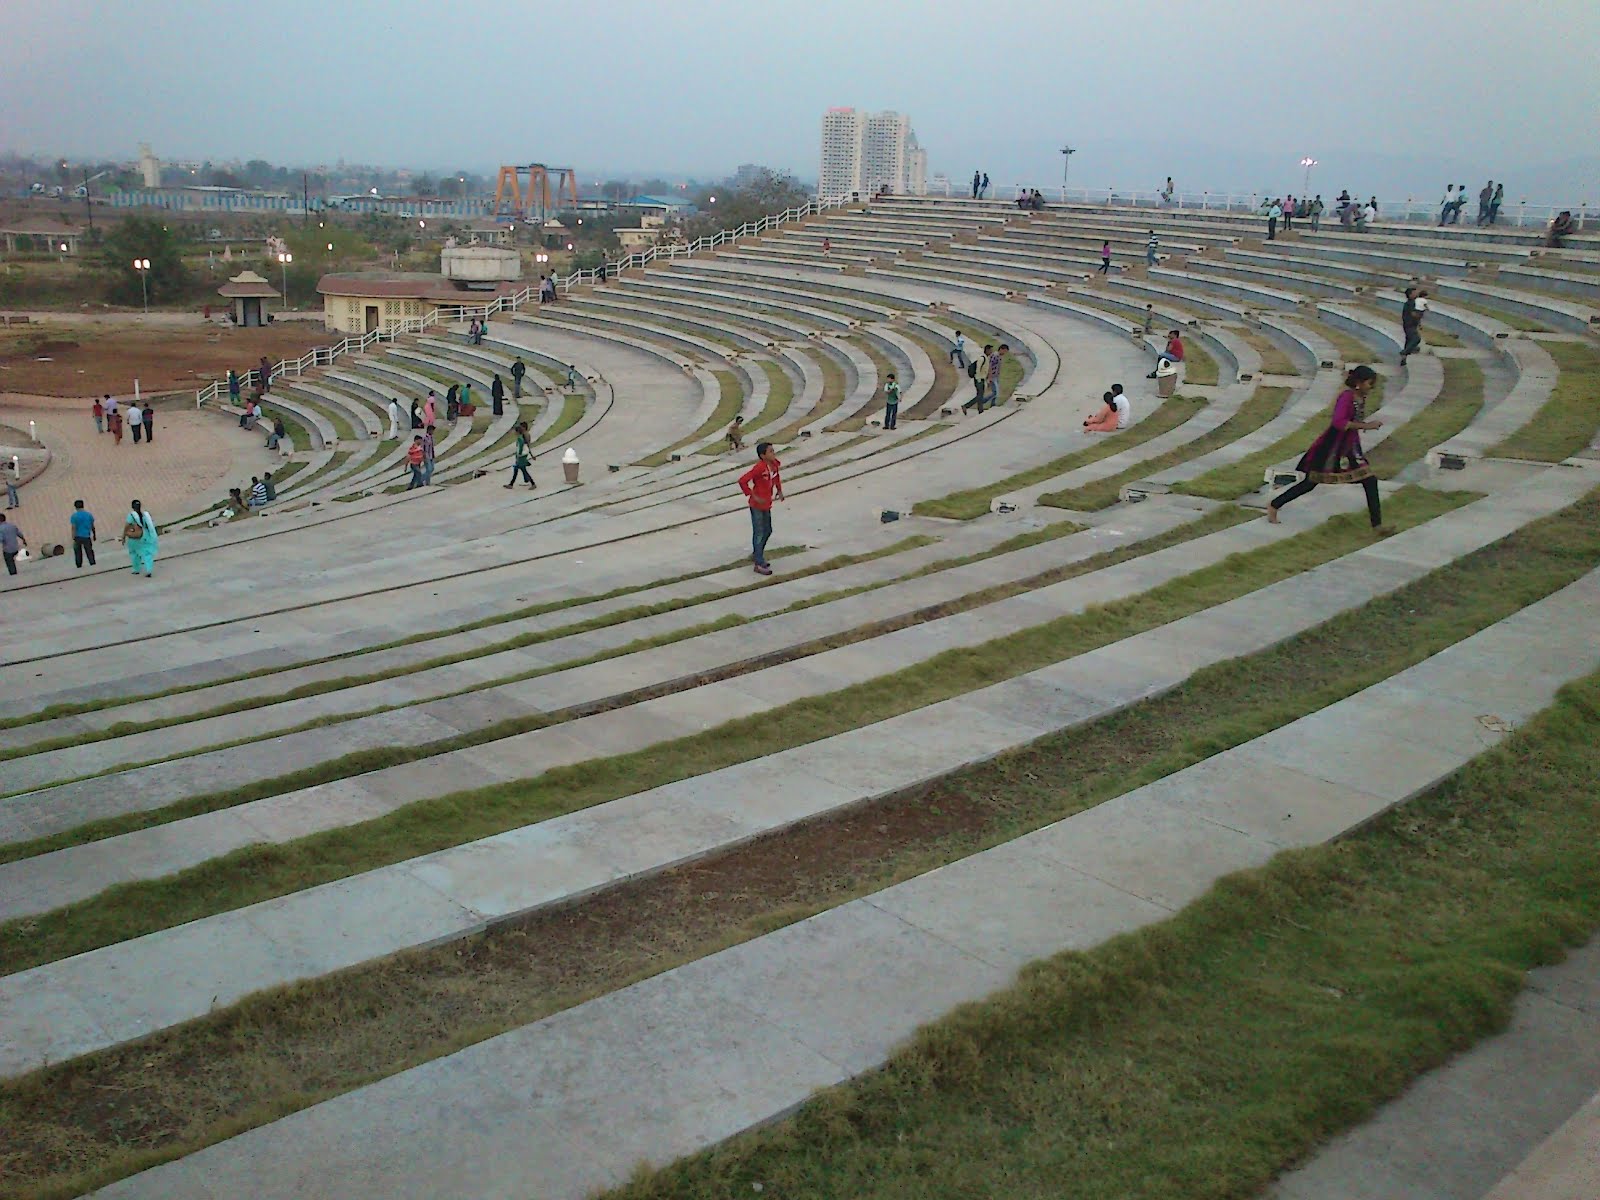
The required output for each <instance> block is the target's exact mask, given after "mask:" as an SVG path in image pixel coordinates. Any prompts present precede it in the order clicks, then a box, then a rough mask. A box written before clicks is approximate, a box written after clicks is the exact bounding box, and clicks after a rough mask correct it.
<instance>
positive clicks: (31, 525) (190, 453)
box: [0, 396, 283, 594]
mask: <svg viewBox="0 0 1600 1200" xmlns="http://www.w3.org/2000/svg"><path fill="white" fill-rule="evenodd" d="M0 414H3V417H4V419H5V420H6V421H8V422H9V423H10V424H13V425H17V426H19V427H20V428H22V429H26V428H27V427H28V422H29V421H30V420H31V421H35V422H37V424H38V426H39V440H40V441H42V442H43V443H44V444H45V445H46V446H48V447H49V448H50V453H51V461H50V467H49V469H48V470H46V471H45V472H44V473H43V474H42V475H40V476H39V477H38V478H36V479H34V480H33V481H32V482H31V483H28V484H26V485H24V486H23V488H22V508H21V509H20V510H18V511H17V512H14V513H12V514H11V515H12V516H13V517H14V518H15V519H16V521H17V525H18V527H19V528H20V529H21V530H22V532H23V533H24V534H25V535H26V536H27V537H28V538H29V539H30V540H31V541H32V542H33V543H34V544H35V545H39V544H42V543H43V542H44V541H45V540H46V539H48V540H49V541H52V542H60V543H62V544H64V545H65V546H66V547H67V554H68V557H69V558H70V556H71V553H72V539H71V533H70V531H69V529H68V526H67V516H68V514H69V513H71V512H72V502H73V501H74V500H82V501H83V502H84V504H85V505H86V506H87V507H88V509H89V511H90V512H92V513H94V514H95V516H96V518H97V523H98V525H99V530H100V547H99V549H100V550H101V551H103V552H104V553H105V555H106V557H107V560H108V561H118V560H120V561H121V564H122V566H124V567H126V566H127V560H126V558H125V557H124V556H123V554H122V549H121V547H120V546H118V545H117V538H118V536H119V535H120V534H121V532H122V515H123V514H124V513H125V512H127V511H128V502H129V501H130V500H133V499H135V498H138V499H139V500H141V501H142V502H143V503H144V505H145V507H146V509H147V510H148V511H150V512H151V513H152V514H154V515H155V517H156V519H157V520H158V521H161V522H163V523H165V522H167V521H175V520H177V519H178V518H180V517H184V516H187V515H188V514H189V513H190V512H192V511H194V510H195V509H198V508H201V507H203V506H205V505H206V504H208V503H210V502H212V501H214V500H215V499H216V498H217V497H218V496H219V495H225V494H226V493H227V490H228V488H230V487H233V486H236V485H244V486H248V485H249V483H250V477H251V476H252V475H258V474H260V473H261V472H262V471H264V470H265V471H270V470H274V469H275V468H277V467H278V466H280V465H281V463H282V461H283V460H282V459H280V458H279V457H278V455H276V454H274V453H272V452H270V451H268V450H267V449H265V448H264V447H263V446H262V444H261V441H262V439H261V438H260V437H258V436H257V435H255V434H252V433H247V432H245V431H244V430H242V429H239V428H238V427H237V425H236V424H235V423H234V422H232V421H229V420H226V419H224V418H222V417H219V416H218V415H217V414H216V413H197V412H195V411H194V409H193V408H192V407H164V408H161V409H158V410H157V412H156V440H155V443H154V444H153V445H151V444H149V443H145V442H140V443H139V444H137V445H135V444H134V441H133V438H132V435H131V434H130V433H128V432H127V430H126V427H124V433H123V438H122V444H121V445H118V444H117V443H116V441H115V439H113V438H112V437H111V435H110V434H108V433H102V434H96V433H95V431H94V421H93V419H92V417H91V415H90V413H89V409H88V405H87V404H84V403H79V402H76V401H75V402H73V403H72V405H71V406H70V407H65V406H63V404H62V402H61V401H59V400H52V399H50V398H48V397H45V398H40V399H32V398H27V397H15V396H13V397H10V398H8V400H7V402H6V403H5V405H4V407H3V408H0ZM163 542H165V538H163ZM42 567H43V564H35V563H26V564H23V565H22V567H21V570H22V571H23V572H25V573H26V572H30V571H34V570H38V569H41V568H42ZM4 586H5V585H4V584H0V587H4ZM124 594H125V592H124Z"/></svg>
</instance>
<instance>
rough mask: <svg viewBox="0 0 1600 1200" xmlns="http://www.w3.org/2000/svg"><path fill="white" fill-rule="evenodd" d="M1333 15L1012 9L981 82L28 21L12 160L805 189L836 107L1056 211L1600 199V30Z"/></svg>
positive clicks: (912, 30) (618, 30) (745, 60)
mask: <svg viewBox="0 0 1600 1200" xmlns="http://www.w3.org/2000/svg"><path fill="white" fill-rule="evenodd" d="M1340 13H1341V16H1340V17H1339V19H1337V20H1332V19H1329V16H1328V13H1327V12H1326V11H1325V10H1323V9H1319V8H1317V7H1316V6H1284V5H1282V4H1281V3H1278V2H1277V0H1233V2H1232V3H1230V4H1228V5H1227V6H1225V7H1223V6H1208V5H1204V4H1202V5H1198V6H1197V5H1194V4H1192V3H1180V2H1179V0H1133V2H1132V3H1131V4H1129V5H1123V6H1116V7H1114V8H1108V7H1106V6H1102V5H1090V4H1087V3H1084V2H1083V0H1065V2H1063V0H994V2H993V3H992V4H991V5H990V6H989V7H988V8H987V9H986V10H985V12H984V18H983V22H984V26H985V28H986V29H988V30H990V31H992V36H993V37H998V38H1001V39H1002V40H1003V41H1004V43H1005V46H1006V53H1005V61H1004V63H1003V68H1004V69H1003V72H998V73H994V74H992V75H988V76H984V75H982V74H981V73H980V74H979V75H976V76H975V75H974V65H973V57H974V55H975V54H976V53H979V51H978V50H977V48H976V44H975V40H974V37H972V36H968V34H969V33H971V32H972V31H971V30H969V29H968V28H967V19H968V17H969V16H970V15H971V11H970V9H969V8H967V7H966V6H962V5H956V4H953V3H948V2H947V0H923V2H921V3H916V4H913V3H911V2H910V0H873V2H872V3H867V4H862V3H860V2H859V0H852V2H851V3H849V4H846V3H844V2H843V0H812V4H811V5H810V6H808V9H807V12H806V15H805V19H804V20H801V21H797V22H789V21H778V20H776V19H775V18H774V17H773V15H772V14H771V12H770V11H769V10H766V9H762V8H760V7H759V6H748V5H740V4H735V3H732V0H680V3H678V4H677V5H674V6H670V7H662V6H643V5H639V4H637V3H632V2H630V0H591V3H589V4H587V5H585V6H583V7H581V8H579V9H575V10H570V11H567V12H565V13H563V14H562V17H561V23H560V27H559V31H557V32H553V31H552V30H551V28H550V27H549V25H548V22H547V21H546V20H545V17H544V14H543V13H542V12H540V11H537V10H534V9H531V8H529V7H528V6H526V5H522V4H517V3H514V2H512V0H481V2H480V3H477V4H475V5H474V6H473V7H472V8H471V10H470V17H469V18H468V19H464V20H456V19H446V18H445V17H444V16H443V15H441V12H440V10H439V9H438V8H437V6H435V5H431V4H421V3H416V2H414V0H386V2H385V3H382V4H378V3H375V2H368V0H346V3H345V4H342V5H338V6H328V5H326V4H320V3H319V4H313V3H310V2H309V0H279V2H278V3H276V4H273V5H255V6H219V5H215V4H211V3H208V2H203V0H141V3H139V4H137V5H135V4H131V3H125V2H123V3H119V2H117V0H110V2H107V0H53V2H52V3H50V4H45V3H43V0H16V2H15V3H13V4H12V5H11V6H10V7H9V8H8V11H7V17H8V27H9V28H8V32H9V33H10V36H9V37H8V38H7V39H5V41H4V42H3V43H0V106H3V109H4V111H5V112H6V114H7V121H6V125H5V127H4V128H3V129H0V138H3V139H4V143H5V144H4V145H3V146H0V149H8V150H16V151H34V150H38V151H44V152H47V153H51V154H64V155H67V156H68V157H72V158H77V157H85V158H97V159H98V158H107V157H115V158H117V159H121V160H128V161H131V160H133V159H134V158H136V157H137V147H138V144H139V143H141V142H149V143H151V145H152V146H153V147H154V148H155V150H156V153H157V154H159V155H162V156H163V157H165V158H169V159H178V158H185V159H191V160H196V161H203V160H205V159H207V158H210V159H212V160H217V159H222V158H233V157H238V158H240V159H250V158H262V159H266V160H268V161H271V162H274V163H284V164H294V165H298V164H302V163H329V164H331V163H334V162H336V161H337V160H338V158H339V157H340V156H341V155H343V156H344V157H345V158H346V159H347V160H350V161H355V160H362V161H365V162H368V163H372V164H375V165H385V164H392V165H409V166H412V167H413V168H418V169H430V170H434V171H451V170H457V169H461V168H464V167H467V166H469V165H471V164H476V166H475V169H476V170H478V171H479V172H483V171H487V170H492V169H493V168H494V167H495V166H497V165H499V164H500V163H502V162H530V161H543V162H547V163H553V164H563V165H568V164H570V165H574V166H578V167H580V168H582V169H583V170H584V171H585V172H588V173H592V174H594V175H600V176H603V175H607V174H612V175H615V174H623V173H627V174H633V175H636V176H638V175H652V174H654V175H660V176H662V177H666V178H671V177H673V176H684V177H696V178H701V179H706V178H718V177H724V176H726V175H728V174H731V173H732V172H733V171H734V170H735V169H736V168H737V166H738V165H739V164H741V163H751V162H760V163H766V164H770V165H771V166H772V167H774V168H777V169H780V170H786V171H789V172H791V173H793V174H795V175H796V176H798V177H800V178H802V179H806V180H813V179H815V178H816V172H817V167H818V163H819V155H820V142H819V132H820V131H819V128H818V121H817V115H818V114H819V113H821V112H823V111H824V110H825V109H827V108H828V107H829V106H831V105H834V104H838V103H841V102H846V103H849V104H852V105H854V106H855V107H858V108H860V109H862V110H863V111H882V110H891V111H896V112H902V113H910V114H913V115H914V117H915V120H916V129H917V133H918V135H919V136H920V139H921V141H922V144H923V145H925V146H927V147H928V148H929V151H930V162H929V164H928V170H929V172H930V174H942V175H945V176H948V177H949V178H951V179H952V180H959V179H962V178H970V176H971V173H972V171H973V169H975V168H977V169H981V170H986V171H987V172H988V173H989V175H990V177H991V179H993V180H994V181H995V183H996V184H997V185H1000V184H1026V185H1030V186H1035V187H1040V188H1049V187H1051V186H1059V183H1060V154H1059V147H1060V146H1061V144H1062V142H1063V141H1064V140H1069V141H1071V142H1072V144H1073V145H1074V146H1076V147H1078V148H1079V153H1078V154H1077V155H1075V156H1074V158H1073V163H1072V176H1073V182H1074V184H1078V185H1082V186H1091V187H1108V186H1114V187H1118V188H1123V189H1131V188H1145V189H1148V188H1153V187H1155V186H1158V185H1159V183H1160V181H1161V179H1162V178H1164V177H1165V175H1167V174H1172V175H1174V176H1175V177H1177V178H1178V181H1179V183H1180V185H1184V186H1190V187H1194V188H1209V189H1217V190H1220V189H1223V188H1230V189H1235V190H1250V189H1267V190H1298V188H1299V186H1300V182H1301V171H1300V169H1299V167H1298V162H1299V160H1300V159H1301V158H1302V157H1304V156H1306V155H1307V154H1310V155H1312V156H1313V157H1316V158H1317V159H1318V160H1319V162H1320V164H1321V165H1320V166H1319V167H1318V174H1317V176H1316V177H1315V178H1314V186H1315V184H1317V183H1322V184H1326V186H1327V187H1328V188H1330V189H1331V190H1332V191H1334V192H1337V190H1338V189H1339V188H1340V187H1342V186H1348V187H1351V188H1352V189H1358V190H1363V191H1377V192H1380V193H1382V192H1389V193H1391V194H1412V195H1416V196H1419V197H1420V196H1422V195H1425V194H1430V193H1432V192H1433V191H1435V190H1442V188H1443V184H1444V182H1445V181H1446V179H1449V180H1450V181H1451V182H1462V181H1466V182H1469V183H1472V184H1474V185H1477V184H1478V183H1480V182H1481V179H1483V178H1488V177H1491V176H1492V177H1494V178H1497V179H1498V178H1502V177H1504V178H1505V179H1506V180H1507V183H1508V189H1510V190H1511V191H1514V192H1517V193H1518V194H1523V193H1525V194H1526V195H1527V196H1528V198H1529V199H1556V198H1559V197H1573V196H1576V198H1578V199H1588V200H1590V201H1600V154H1597V152H1596V150H1595V149H1594V148H1593V147H1594V138H1593V130H1594V129H1595V128H1596V127H1597V125H1600V97H1597V94H1596V92H1595V89H1594V87H1593V76H1594V71H1593V63H1594V62H1595V61H1596V59H1597V58H1600V5H1596V4H1594V3H1592V0H1551V4H1549V5H1547V6H1546V7H1545V8H1544V9H1541V10H1539V11H1538V12H1537V13H1535V12H1533V11H1532V10H1510V9H1508V8H1507V6H1505V5H1504V4H1502V3H1498V2H1497V0H1412V2H1411V3H1409V4H1407V5H1405V6H1402V7H1399V8H1395V7H1393V6H1391V5H1387V4H1380V3H1379V2H1378V0H1350V2H1349V3H1348V4H1346V5H1345V6H1343V7H1342V8H1341V9H1340ZM1378 30H1381V31H1382V36H1381V37H1378V36H1374V34H1375V32H1376V31H1378ZM1551 30H1556V31H1558V32H1559V36H1555V37H1552V36H1550V31H1551ZM990 36H991V34H989V33H986V34H984V35H983V38H979V39H978V41H979V42H981V41H982V40H984V39H985V38H989V37H990ZM41 47H52V48H54V49H52V51H51V52H49V53H41V52H40V48H41ZM541 47H548V50H547V52H543V51H541V49H540V48H541ZM1108 48H1109V52H1108ZM999 65H1000V64H996V66H997V67H998V66H999ZM446 78H448V79H449V81H450V87H451V88H452V89H454V90H456V91H462V90H465V91H466V92H467V93H471V92H472V90H473V89H474V88H480V89H482V92H483V95H484V96H485V97H489V96H490V95H491V94H492V95H495V96H497V97H507V96H515V95H520V94H522V92H523V91H526V93H527V96H528V98H527V99H526V101H518V102H516V103H513V104H510V105H506V104H504V103H502V102H501V101H500V100H496V104H495V106H493V107H491V108H488V109H485V110H484V111H485V112H486V113H490V112H492V113H493V117H492V119H486V118H480V117H473V116H472V115H471V113H472V112H473V109H472V106H471V105H465V106H461V105H454V104H449V103H442V102H441V93H440V89H439V88H437V87H433V86H429V85H428V83H427V80H429V79H437V80H443V79H446ZM543 94H550V95H570V96H571V97H572V99H571V102H570V103H564V104H563V103H555V102H553V101H551V102H546V101H543V100H540V99H538V97H539V96H540V95H543ZM552 118H553V119H552ZM586 164H593V165H586ZM617 164H630V165H629V166H627V167H622V166H619V165H617ZM1524 179H1525V180H1526V182H1525V183H1524V182H1523V180H1524Z"/></svg>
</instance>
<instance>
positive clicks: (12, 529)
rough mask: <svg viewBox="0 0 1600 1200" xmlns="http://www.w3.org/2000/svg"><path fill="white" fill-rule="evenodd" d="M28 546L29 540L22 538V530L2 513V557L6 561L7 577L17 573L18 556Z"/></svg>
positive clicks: (0, 541) (0, 519)
mask: <svg viewBox="0 0 1600 1200" xmlns="http://www.w3.org/2000/svg"><path fill="white" fill-rule="evenodd" d="M27 544H28V539H27V538H25V537H23V536H22V530H20V529H18V528H17V526H16V524H15V523H14V522H13V521H12V520H11V519H10V518H9V517H7V516H6V515H5V514H4V513H0V557H4V559H5V560H6V574H7V575H15V574H16V573H17V555H18V554H19V553H20V552H21V550H22V547H24V546H26V545H27Z"/></svg>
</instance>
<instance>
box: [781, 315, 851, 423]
mask: <svg viewBox="0 0 1600 1200" xmlns="http://www.w3.org/2000/svg"><path fill="white" fill-rule="evenodd" d="M807 352H808V353H810V354H811V356H812V357H813V358H814V359H815V360H816V363H817V366H818V367H819V368H821V370H822V395H821V396H819V397H818V398H817V402H816V403H815V404H813V405H812V406H811V411H810V412H804V413H801V414H800V415H799V416H798V417H796V418H795V419H794V420H793V421H790V422H789V423H788V424H787V425H785V426H784V427H783V428H782V429H779V430H777V431H775V432H773V433H769V434H767V435H766V437H765V438H763V439H762V440H763V441H772V442H776V443H777V444H778V445H780V446H786V445H788V444H789V443H790V442H792V441H794V439H795V438H796V437H797V436H799V433H800V431H801V430H802V429H804V428H805V427H806V426H807V425H810V424H812V423H813V422H816V421H819V420H821V419H822V418H823V417H825V416H827V415H828V414H829V413H831V412H832V411H833V410H834V409H836V408H838V407H839V405H841V404H843V403H844V398H845V396H846V395H847V394H848V392H849V390H850V384H849V381H848V380H847V379H846V378H845V374H844V368H843V367H842V366H840V365H839V360H838V358H836V357H835V356H834V354H833V352H832V351H831V350H830V349H829V348H828V343H827V341H826V340H824V339H820V338H819V339H818V340H817V342H816V346H815V349H814V350H812V349H811V347H809V346H808V347H807Z"/></svg>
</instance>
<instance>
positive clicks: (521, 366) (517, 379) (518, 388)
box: [511, 355, 528, 400]
mask: <svg viewBox="0 0 1600 1200" xmlns="http://www.w3.org/2000/svg"><path fill="white" fill-rule="evenodd" d="M527 373H528V364H527V363H525V362H523V361H522V356H521V355H518V356H517V361H516V362H514V363H512V364H511V395H512V398H513V399H516V400H521V399H522V377H523V376H524V375H526V374H527Z"/></svg>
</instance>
